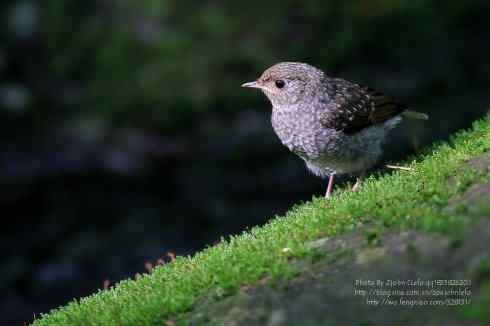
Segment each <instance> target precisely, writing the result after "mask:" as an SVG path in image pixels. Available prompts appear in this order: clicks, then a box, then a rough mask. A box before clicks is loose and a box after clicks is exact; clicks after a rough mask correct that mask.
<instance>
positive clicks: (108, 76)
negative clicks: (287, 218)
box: [0, 0, 490, 325]
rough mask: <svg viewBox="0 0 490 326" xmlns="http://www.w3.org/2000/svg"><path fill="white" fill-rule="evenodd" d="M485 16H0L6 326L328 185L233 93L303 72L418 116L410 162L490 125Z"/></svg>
mask: <svg viewBox="0 0 490 326" xmlns="http://www.w3.org/2000/svg"><path fill="white" fill-rule="evenodd" d="M489 10H490V3H489V2H488V0H482V1H428V0H417V1H391V0H376V1H374V0H373V1H324V0H318V1H286V0H285V1H278V2H275V1H263V0H261V1H255V0H247V1H233V2H232V1H226V2H225V1H219V0H207V1H181V0H147V1H137V0H103V1H95V0H84V1H82V0H73V1H59V0H47V1H34V0H22V1H6V0H3V1H2V2H1V4H0V15H1V16H0V17H1V21H0V24H1V26H0V27H1V28H0V194H1V195H0V208H1V217H2V219H1V231H0V233H1V234H0V248H1V258H0V324H2V325H4V324H9V323H13V324H21V323H22V322H23V321H30V320H32V317H33V315H34V314H39V313H41V312H47V311H49V309H51V308H54V307H56V306H59V305H62V304H66V303H67V302H68V301H69V300H71V299H72V298H74V297H79V296H86V295H89V294H91V293H94V292H95V291H97V289H100V288H101V287H102V286H103V285H102V284H103V282H104V280H110V281H111V282H117V281H118V280H120V279H122V278H127V277H132V276H134V274H135V273H137V272H144V271H145V268H144V265H145V262H147V261H151V262H155V261H156V260H157V259H158V258H161V257H162V258H164V259H167V260H168V257H167V256H166V253H167V252H169V251H172V252H175V253H177V254H178V255H187V254H192V253H193V252H195V251H196V250H199V249H202V248H204V247H205V246H207V245H211V244H212V243H214V242H216V241H218V240H219V239H220V237H221V236H226V235H228V234H233V233H239V232H241V231H243V230H245V229H247V227H250V226H253V225H260V224H263V223H265V222H266V221H267V219H269V218H271V217H273V216H274V215H275V214H282V213H284V212H285V211H286V210H287V209H288V207H290V206H291V205H293V204H294V203H298V202H300V201H302V200H308V199H310V198H311V196H312V195H321V194H322V193H323V186H324V185H323V184H322V181H321V180H319V179H316V178H314V177H312V176H311V175H309V174H308V172H307V171H306V170H305V168H304V167H303V164H302V162H301V161H300V160H299V159H297V158H296V157H295V156H294V155H292V154H290V153H288V151H287V149H286V148H284V147H282V146H281V145H280V143H279V141H278V139H277V138H276V137H275V135H274V134H273V132H272V128H271V126H270V122H269V118H270V105H269V103H268V102H267V100H266V99H265V96H263V95H261V94H259V93H258V92H254V91H252V90H246V89H242V88H240V85H241V83H243V82H246V81H250V80H253V79H255V78H256V77H258V76H259V75H260V73H261V72H262V71H263V70H264V69H265V68H267V67H268V66H270V65H272V64H274V63H276V62H279V61H285V60H290V61H305V62H308V63H310V64H313V65H315V66H317V67H319V68H321V69H323V70H325V71H326V72H327V73H329V74H330V75H333V76H339V77H343V78H346V79H350V80H354V81H357V82H361V83H364V84H367V85H370V86H372V87H375V88H378V89H380V90H383V91H385V92H387V93H389V94H391V95H395V96H397V97H398V98H399V99H401V100H402V101H404V102H405V103H407V104H408V105H410V106H411V107H412V108H415V109H416V110H418V111H422V112H426V113H429V114H430V116H431V120H430V121H429V122H427V123H415V124H411V125H404V126H403V127H402V128H401V129H400V132H399V133H398V135H396V136H394V138H393V139H394V140H395V142H394V144H392V145H391V146H390V149H389V150H388V153H389V154H390V156H392V157H393V158H403V157H406V156H407V155H408V154H409V153H412V152H413V151H414V150H415V149H417V148H420V147H421V146H424V145H426V144H428V143H430V142H432V141H434V140H436V139H446V138H447V137H448V135H449V134H450V133H451V132H452V131H454V130H457V129H459V128H462V127H468V126H469V125H470V123H471V121H472V120H474V119H475V118H477V117H479V116H482V115H483V114H484V113H485V112H486V108H487V107H488V106H487V105H488V103H489V97H490V96H489V94H488V84H489V81H490V63H489V57H490V56H489V55H490V24H489V23H488V12H489Z"/></svg>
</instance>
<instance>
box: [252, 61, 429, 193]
mask: <svg viewBox="0 0 490 326" xmlns="http://www.w3.org/2000/svg"><path fill="white" fill-rule="evenodd" d="M243 86H245V87H254V88H259V89H261V90H262V91H263V92H264V94H265V95H266V96H267V98H268V99H269V100H270V101H271V103H272V107H273V108H272V117H271V120H272V126H273V128H274V131H275V132H276V134H277V135H278V137H279V139H280V140H281V142H282V143H283V144H284V145H285V146H287V147H288V148H289V149H290V150H291V151H292V152H294V153H295V154H297V155H298V156H300V157H301V158H302V159H303V160H304V161H305V163H306V166H307V167H308V169H309V170H310V171H312V172H313V173H314V174H316V175H318V176H322V177H323V176H330V182H329V189H328V190H327V195H330V192H331V184H333V176H334V175H335V174H357V175H359V174H362V173H363V172H364V171H366V170H367V169H369V168H370V167H372V166H373V165H374V164H376V162H377V161H378V160H379V158H380V157H381V154H382V147H381V146H382V144H383V142H384V140H385V139H386V136H387V134H388V132H389V131H390V130H391V129H392V128H394V127H395V126H396V125H398V123H399V122H400V121H401V120H402V118H403V117H404V116H410V117H415V118H420V119H427V116H426V115H424V114H421V113H417V112H413V111H407V108H406V106H404V105H402V104H400V103H398V102H397V101H395V100H394V99H393V98H391V97H389V96H387V95H385V94H383V93H381V92H379V91H376V90H373V89H371V88H369V87H364V86H361V85H358V84H356V83H352V82H349V81H347V80H343V79H340V78H331V77H329V76H327V75H326V74H324V73H323V72H322V71H321V70H320V69H317V68H315V67H313V66H310V65H308V64H305V63H298V62H283V63H279V64H276V65H274V66H272V67H270V68H269V69H267V70H266V71H265V72H264V73H263V74H262V76H261V77H260V78H259V79H258V80H256V81H255V82H251V83H246V84H244V85H243ZM407 113H408V114H407Z"/></svg>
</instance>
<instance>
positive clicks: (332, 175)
mask: <svg viewBox="0 0 490 326" xmlns="http://www.w3.org/2000/svg"><path fill="white" fill-rule="evenodd" d="M334 180H335V174H334V173H332V174H330V178H329V179H328V186H327V192H326V193H325V198H330V196H331V195H332V189H333V182H334Z"/></svg>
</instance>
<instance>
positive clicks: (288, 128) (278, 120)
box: [271, 108, 330, 159]
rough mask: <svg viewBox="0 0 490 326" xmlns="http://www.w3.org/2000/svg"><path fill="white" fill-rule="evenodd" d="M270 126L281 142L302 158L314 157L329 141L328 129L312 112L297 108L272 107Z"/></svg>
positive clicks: (323, 150)
mask: <svg viewBox="0 0 490 326" xmlns="http://www.w3.org/2000/svg"><path fill="white" fill-rule="evenodd" d="M271 121H272V127H273V128H274V131H275V132H276V134H277V136H278V137H279V139H280V140H281V142H282V143H283V144H284V145H285V146H287V147H288V148H289V149H290V150H291V151H292V152H294V153H296V154H297V155H299V156H301V157H303V158H304V159H316V158H318V157H320V156H321V154H322V153H324V152H325V150H326V147H328V143H329V142H330V137H329V136H330V135H329V130H328V129H325V128H324V127H323V126H322V125H321V124H320V122H319V121H320V119H319V117H317V116H316V115H315V113H314V112H309V111H306V110H301V109H298V108H274V109H273V110H272V118H271Z"/></svg>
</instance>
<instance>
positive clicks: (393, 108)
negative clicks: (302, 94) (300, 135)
mask: <svg viewBox="0 0 490 326" xmlns="http://www.w3.org/2000/svg"><path fill="white" fill-rule="evenodd" d="M323 85H324V87H325V88H324V92H325V95H326V96H325V101H324V103H325V105H326V107H325V111H324V114H323V116H322V117H321V122H322V124H323V125H324V126H325V127H328V128H331V129H336V130H341V131H343V132H345V133H346V134H354V133H356V132H359V131H361V130H362V129H364V128H367V127H370V126H372V125H374V124H377V123H382V122H384V121H386V120H389V119H390V118H393V117H394V116H396V115H398V114H400V113H402V112H403V111H405V110H406V109H407V108H406V107H405V106H404V105H402V104H400V103H398V102H396V101H395V100H394V99H393V98H391V97H390V96H387V95H384V94H383V93H381V92H378V91H376V90H374V89H372V88H369V87H364V86H360V85H358V84H355V83H351V82H349V81H346V80H343V79H338V78H335V79H333V78H330V79H328V80H326V81H325V83H323ZM327 96H328V97H327Z"/></svg>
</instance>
